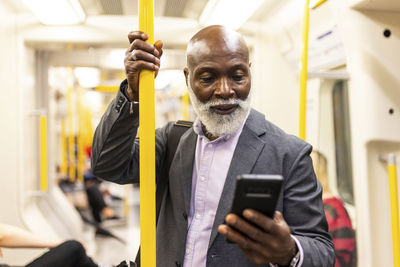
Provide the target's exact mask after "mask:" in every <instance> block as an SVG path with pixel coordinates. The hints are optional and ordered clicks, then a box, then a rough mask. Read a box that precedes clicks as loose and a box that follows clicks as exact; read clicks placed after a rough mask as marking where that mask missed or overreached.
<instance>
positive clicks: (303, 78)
mask: <svg viewBox="0 0 400 267" xmlns="http://www.w3.org/2000/svg"><path fill="white" fill-rule="evenodd" d="M309 4H310V0H306V5H305V8H304V17H303V51H302V54H301V70H300V112H299V137H300V138H301V139H303V140H305V139H306V104H307V71H308V68H307V59H308V29H309V24H310V9H309V7H308V6H309Z"/></svg>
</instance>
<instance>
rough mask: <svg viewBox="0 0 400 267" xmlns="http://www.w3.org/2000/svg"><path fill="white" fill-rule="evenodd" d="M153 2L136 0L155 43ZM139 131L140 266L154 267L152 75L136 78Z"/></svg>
mask: <svg viewBox="0 0 400 267" xmlns="http://www.w3.org/2000/svg"><path fill="white" fill-rule="evenodd" d="M153 20H154V12H153V0H139V30H140V31H143V32H145V33H147V34H148V35H149V39H148V40H147V41H148V42H149V43H151V44H153V43H154V25H153ZM139 103H140V105H139V129H140V239H141V240H140V243H141V249H140V253H141V254H140V259H141V266H145V267H156V197H155V192H156V186H155V180H156V178H155V106H154V72H153V71H148V70H143V71H141V73H140V78H139Z"/></svg>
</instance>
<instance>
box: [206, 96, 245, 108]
mask: <svg viewBox="0 0 400 267" xmlns="http://www.w3.org/2000/svg"><path fill="white" fill-rule="evenodd" d="M240 103H241V100H239V99H232V98H231V99H218V100H213V101H208V102H206V103H202V107H201V109H203V110H205V109H210V108H212V107H214V106H219V105H240Z"/></svg>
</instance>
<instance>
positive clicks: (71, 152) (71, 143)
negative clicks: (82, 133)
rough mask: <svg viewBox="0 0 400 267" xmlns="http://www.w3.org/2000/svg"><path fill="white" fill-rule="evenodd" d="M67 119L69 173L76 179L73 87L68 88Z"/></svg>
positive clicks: (70, 177) (69, 176) (69, 175)
mask: <svg viewBox="0 0 400 267" xmlns="http://www.w3.org/2000/svg"><path fill="white" fill-rule="evenodd" d="M67 109H68V111H67V121H68V163H69V173H68V179H69V180H74V181H75V178H76V174H75V136H74V122H73V119H74V118H73V111H72V88H71V87H70V88H68V89H67Z"/></svg>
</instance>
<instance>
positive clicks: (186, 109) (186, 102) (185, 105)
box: [182, 93, 189, 121]
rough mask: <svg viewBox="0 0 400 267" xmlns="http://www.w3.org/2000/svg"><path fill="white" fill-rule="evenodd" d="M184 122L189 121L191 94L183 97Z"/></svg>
mask: <svg viewBox="0 0 400 267" xmlns="http://www.w3.org/2000/svg"><path fill="white" fill-rule="evenodd" d="M182 120H185V121H187V120H189V93H185V94H184V95H183V96H182Z"/></svg>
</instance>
